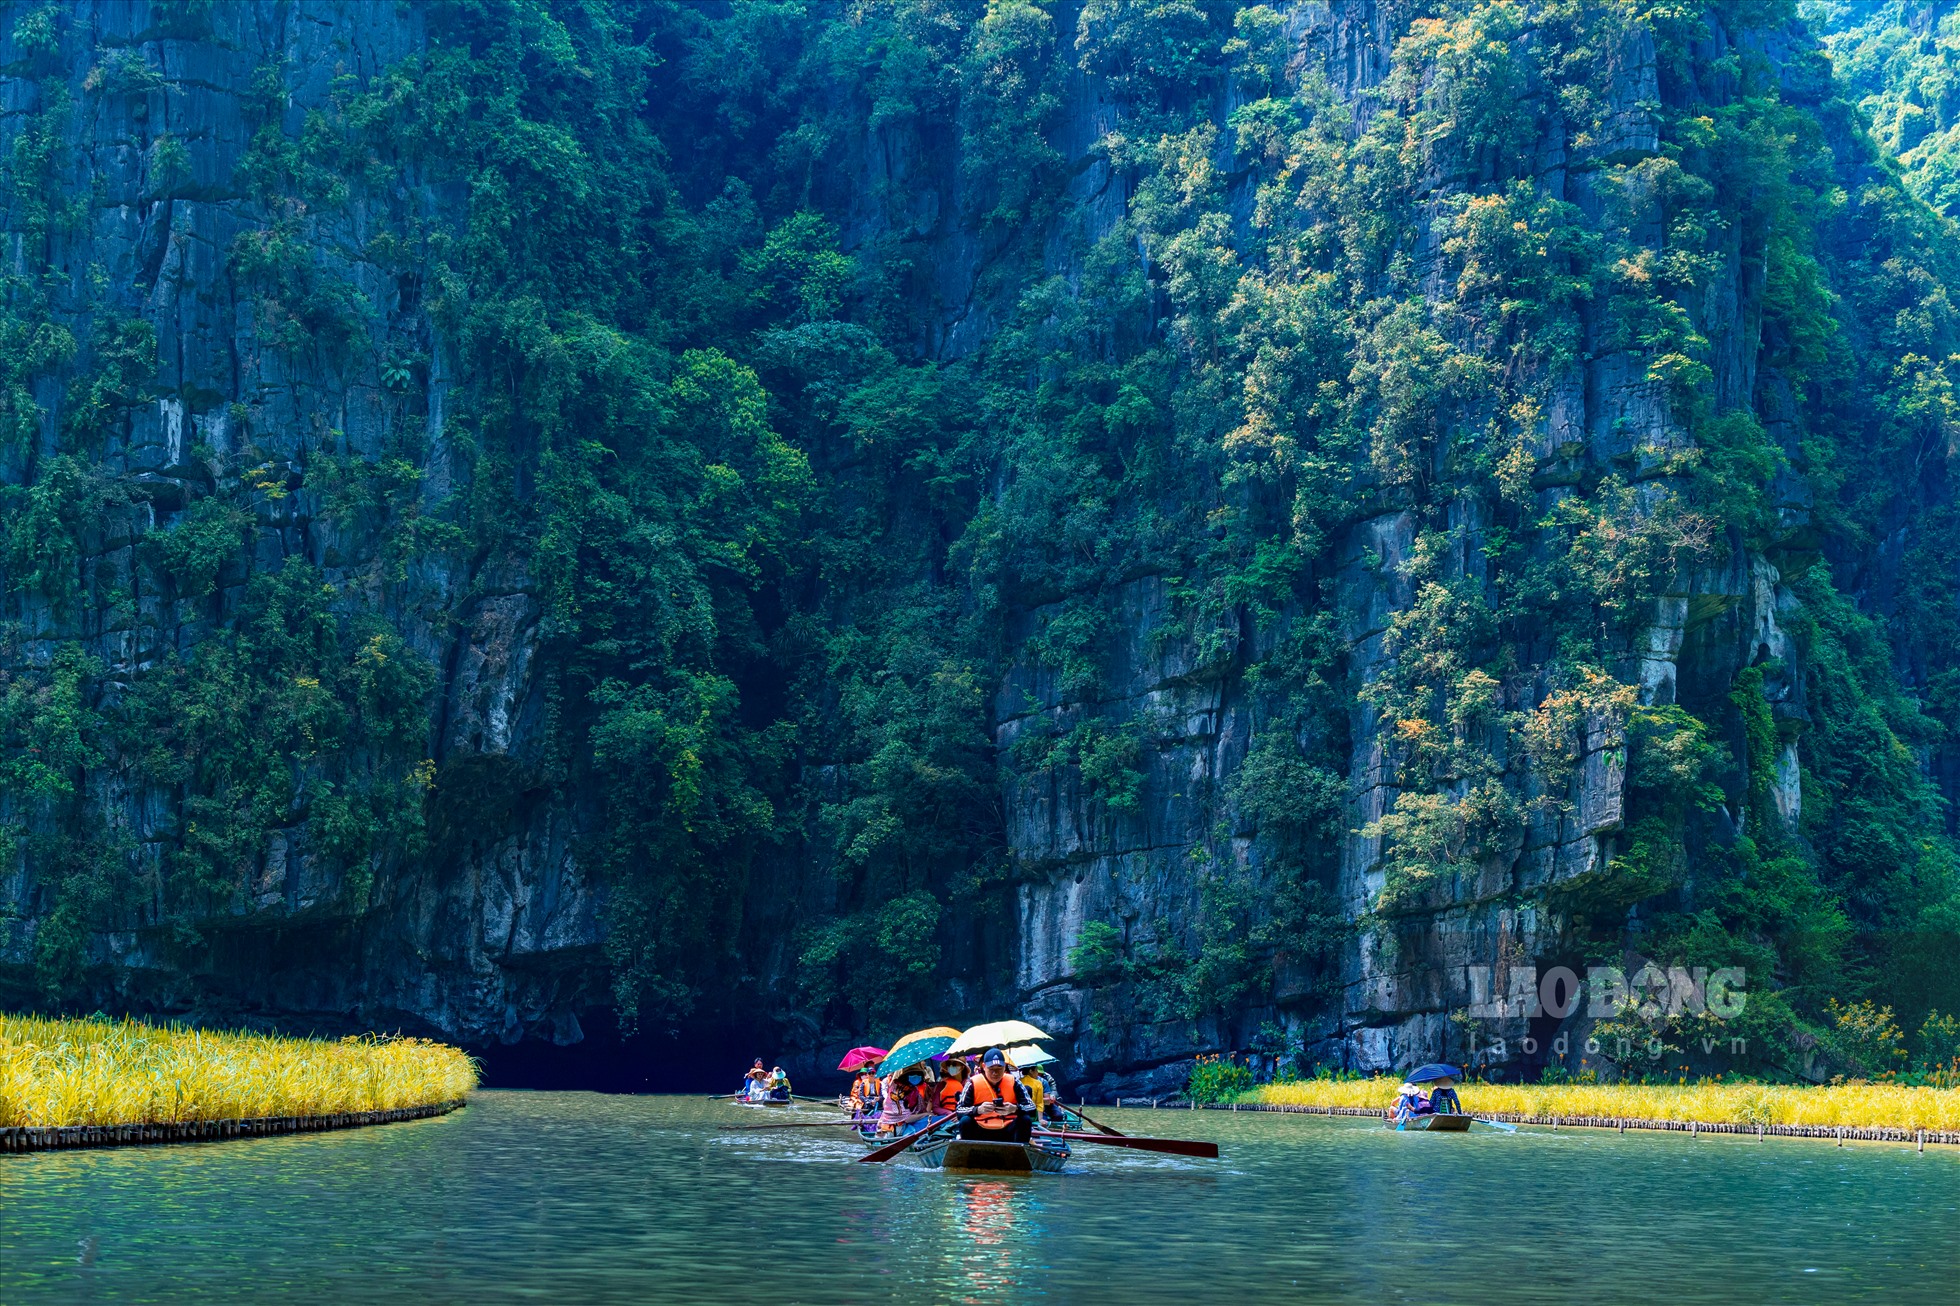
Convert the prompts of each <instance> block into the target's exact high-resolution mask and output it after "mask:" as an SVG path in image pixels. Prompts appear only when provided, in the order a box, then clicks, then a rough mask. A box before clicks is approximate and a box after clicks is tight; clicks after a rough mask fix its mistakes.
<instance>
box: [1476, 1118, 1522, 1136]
mask: <svg viewBox="0 0 1960 1306" xmlns="http://www.w3.org/2000/svg"><path fill="white" fill-rule="evenodd" d="M1470 1118H1471V1119H1472V1120H1474V1121H1476V1122H1477V1123H1478V1124H1480V1125H1489V1126H1490V1127H1491V1128H1492V1129H1502V1130H1503V1131H1504V1132H1505V1133H1507V1134H1515V1133H1517V1132H1518V1127H1517V1126H1516V1125H1507V1124H1505V1123H1504V1122H1503V1121H1501V1120H1486V1119H1484V1118H1483V1117H1482V1116H1471V1117H1470Z"/></svg>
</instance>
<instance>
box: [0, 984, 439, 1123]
mask: <svg viewBox="0 0 1960 1306" xmlns="http://www.w3.org/2000/svg"><path fill="white" fill-rule="evenodd" d="M476 1085H477V1068H476V1063H475V1062H474V1061H472V1060H471V1059H470V1058H469V1056H468V1055H466V1054H465V1053H464V1052H463V1051H462V1050H461V1049H459V1048H453V1047H449V1046H448V1045H446V1044H442V1043H434V1042H431V1041H429V1040H427V1039H417V1038H385V1037H365V1038H345V1039H337V1040H328V1039H315V1038H293V1037H289V1036H286V1035H282V1034H257V1033H240V1032H229V1031H218V1030H197V1029H183V1028H165V1027H161V1026H156V1025H149V1024H145V1023H144V1022H142V1021H137V1020H109V1019H106V1018H100V1017H97V1018H92V1019H87V1020H66V1019H53V1018H47V1017H41V1016H0V1129H6V1130H15V1131H19V1130H28V1131H42V1132H45V1131H49V1130H59V1129H64V1128H67V1129H74V1128H90V1129H94V1130H96V1131H98V1132H97V1134H95V1135H88V1134H83V1135H63V1137H74V1138H83V1137H93V1138H97V1139H99V1141H96V1142H76V1141H68V1142H56V1143H50V1144H48V1145H51V1146H100V1145H103V1144H105V1143H110V1142H117V1141H127V1142H151V1141H158V1142H160V1141H171V1140H172V1139H174V1138H176V1137H177V1136H178V1135H182V1136H183V1137H185V1138H191V1137H205V1136H212V1137H218V1136H224V1137H229V1136H232V1135H234V1134H251V1133H268V1132H291V1131H292V1130H294V1129H320V1128H344V1127H347V1126H348V1125H350V1124H358V1123H378V1122H379V1121H380V1120H381V1119H382V1118H386V1119H405V1118H409V1114H410V1113H413V1114H418V1115H427V1114H436V1113H438V1112H439V1111H441V1110H448V1109H452V1108H453V1106H454V1105H455V1104H457V1103H459V1102H461V1101H462V1099H463V1098H464V1097H465V1096H466V1095H467V1094H468V1093H469V1092H470V1091H471V1090H472V1089H474V1088H475V1087H476ZM332 1120H338V1121H343V1122H345V1123H342V1124H329V1123H325V1122H327V1121H332ZM271 1122H281V1124H280V1125H278V1126H275V1125H274V1124H273V1123H271ZM205 1126H222V1127H223V1128H220V1129H219V1132H218V1133H216V1134H213V1133H211V1131H210V1129H208V1128H205ZM226 1128H228V1129H229V1130H230V1132H229V1133H226V1132H225V1129H226ZM101 1131H107V1132H106V1133H104V1132H101ZM155 1131H162V1132H160V1133H156V1136H154V1137H152V1136H149V1134H150V1133H152V1132H155ZM122 1135H127V1137H123V1136H122ZM37 1136H38V1135H37Z"/></svg>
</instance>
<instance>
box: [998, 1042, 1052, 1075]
mask: <svg viewBox="0 0 1960 1306" xmlns="http://www.w3.org/2000/svg"><path fill="white" fill-rule="evenodd" d="M1001 1051H1002V1052H1005V1053H1006V1054H1007V1059H1008V1060H1009V1061H1012V1062H1013V1063H1014V1065H1015V1067H1016V1068H1017V1069H1021V1070H1025V1069H1027V1068H1028V1067H1030V1066H1045V1065H1047V1064H1048V1063H1049V1062H1051V1061H1053V1060H1054V1059H1055V1054H1054V1053H1052V1052H1050V1051H1048V1050H1047V1049H1046V1048H1044V1047H1042V1046H1041V1045H1040V1044H1038V1043H1015V1044H1013V1045H1012V1046H1009V1047H1004V1048H1002V1049H1001Z"/></svg>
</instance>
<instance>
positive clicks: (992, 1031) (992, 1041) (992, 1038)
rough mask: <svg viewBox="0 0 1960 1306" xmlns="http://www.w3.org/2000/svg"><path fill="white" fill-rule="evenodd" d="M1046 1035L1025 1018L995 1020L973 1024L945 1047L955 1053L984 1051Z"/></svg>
mask: <svg viewBox="0 0 1960 1306" xmlns="http://www.w3.org/2000/svg"><path fill="white" fill-rule="evenodd" d="M1047 1037H1048V1035H1047V1034H1046V1033H1044V1032H1043V1031H1041V1030H1038V1029H1036V1028H1035V1027H1034V1026H1033V1025H1030V1024H1029V1023H1028V1022H1027V1021H1025V1020H996V1021H993V1022H991V1023H989V1024H985V1025H975V1026H974V1027H973V1028H972V1029H969V1030H968V1031H967V1032H966V1033H964V1034H962V1035H960V1038H959V1042H957V1043H955V1044H953V1046H952V1047H950V1048H947V1049H946V1050H947V1051H948V1052H951V1053H954V1054H955V1055H957V1054H959V1053H961V1052H985V1051H986V1050H987V1049H988V1048H1004V1047H1006V1046H1007V1045H1008V1044H1010V1043H1032V1042H1034V1041H1035V1040H1036V1039H1043V1038H1047Z"/></svg>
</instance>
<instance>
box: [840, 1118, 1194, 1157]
mask: <svg viewBox="0 0 1960 1306" xmlns="http://www.w3.org/2000/svg"><path fill="white" fill-rule="evenodd" d="M956 1114H957V1113H952V1112H949V1113H948V1114H946V1115H943V1116H940V1117H939V1118H938V1119H936V1120H932V1121H928V1122H927V1124H926V1126H925V1128H923V1129H920V1130H917V1131H915V1132H913V1133H910V1134H907V1135H905V1137H903V1138H901V1139H899V1140H898V1141H897V1142H894V1143H887V1144H885V1146H883V1147H881V1148H879V1149H878V1150H877V1151H875V1152H866V1153H865V1154H864V1155H863V1156H860V1157H859V1158H858V1160H859V1161H861V1162H865V1163H868V1164H870V1165H883V1164H884V1163H885V1162H887V1161H889V1160H891V1159H892V1158H893V1157H895V1156H897V1155H898V1154H899V1153H901V1152H903V1151H904V1150H905V1149H906V1148H908V1147H911V1146H912V1145H913V1144H914V1143H917V1142H920V1141H921V1140H923V1139H924V1138H925V1137H926V1136H927V1135H929V1134H932V1133H934V1132H936V1131H938V1130H939V1129H941V1128H943V1127H944V1126H945V1125H946V1123H947V1122H948V1121H950V1120H953V1119H954V1118H955V1116H956ZM1078 1114H1079V1113H1078ZM1083 1118H1084V1119H1085V1120H1086V1119H1088V1118H1087V1117H1086V1116H1085V1117H1083ZM1089 1123H1090V1124H1095V1121H1093V1120H1091V1121H1089ZM1096 1128H1098V1129H1102V1130H1105V1132H1103V1133H1100V1134H1080V1133H1073V1132H1071V1131H1068V1130H1060V1129H1037V1130H1035V1131H1034V1132H1035V1133H1036V1134H1038V1135H1040V1136H1041V1137H1043V1138H1059V1139H1061V1140H1062V1141H1064V1142H1068V1143H1102V1144H1104V1145H1106V1146H1109V1147H1127V1148H1130V1149H1132V1150H1134V1151H1138V1152H1168V1153H1170V1154H1171V1155H1173V1156H1201V1157H1205V1158H1206V1159H1208V1160H1216V1159H1217V1157H1218V1144H1216V1143H1203V1142H1198V1141H1195V1140H1193V1139H1188V1138H1131V1137H1130V1136H1128V1135H1127V1134H1119V1133H1117V1132H1116V1131H1115V1130H1112V1129H1109V1128H1108V1127H1107V1126H1105V1125H1096Z"/></svg>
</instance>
